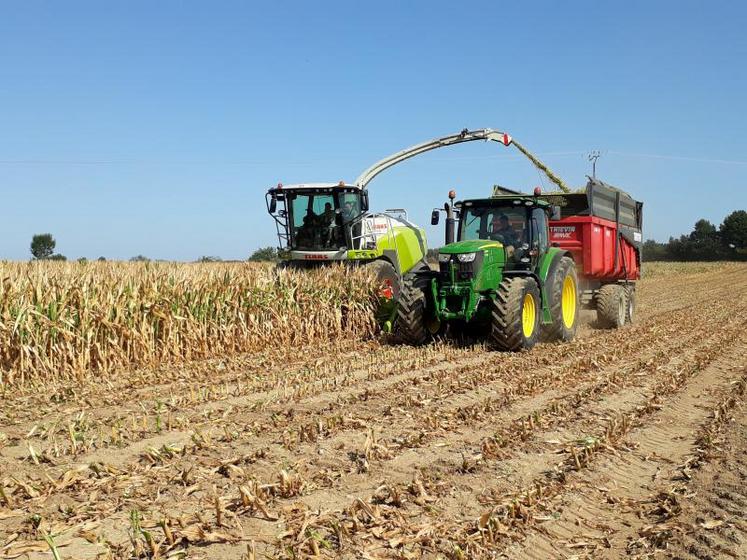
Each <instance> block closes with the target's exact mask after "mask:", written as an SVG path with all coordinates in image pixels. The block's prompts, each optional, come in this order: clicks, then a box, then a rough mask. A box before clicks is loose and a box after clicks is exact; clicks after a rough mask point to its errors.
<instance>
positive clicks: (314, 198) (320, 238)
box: [286, 189, 361, 251]
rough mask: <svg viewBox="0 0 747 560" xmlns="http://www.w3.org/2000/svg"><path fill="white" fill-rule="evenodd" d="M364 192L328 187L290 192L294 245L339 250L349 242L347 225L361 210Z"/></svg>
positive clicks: (302, 248) (292, 240)
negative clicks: (346, 236)
mask: <svg viewBox="0 0 747 560" xmlns="http://www.w3.org/2000/svg"><path fill="white" fill-rule="evenodd" d="M360 198H361V197H360V193H359V192H357V191H351V190H347V189H345V190H339V189H324V190H308V191H296V192H288V193H287V194H286V200H287V202H288V205H289V218H290V219H289V223H288V225H289V229H290V232H289V233H290V237H291V247H292V248H293V249H297V250H300V251H337V250H339V249H340V248H341V247H345V246H346V241H345V232H344V225H345V224H346V223H347V222H349V221H351V220H353V219H354V218H356V217H357V216H358V215H359V214H360Z"/></svg>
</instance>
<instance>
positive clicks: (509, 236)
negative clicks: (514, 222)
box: [488, 213, 519, 254]
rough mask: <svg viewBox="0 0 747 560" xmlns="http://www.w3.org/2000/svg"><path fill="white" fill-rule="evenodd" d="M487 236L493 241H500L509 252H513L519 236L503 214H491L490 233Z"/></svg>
mask: <svg viewBox="0 0 747 560" xmlns="http://www.w3.org/2000/svg"><path fill="white" fill-rule="evenodd" d="M488 237H489V238H490V239H492V240H494V241H500V242H501V243H503V245H504V246H505V247H506V250H507V252H508V253H509V254H513V253H514V251H515V249H516V247H517V246H518V244H519V237H518V236H517V235H516V232H515V231H514V228H512V227H511V224H510V223H509V221H508V216H506V215H505V214H498V213H495V214H493V218H492V220H491V222H490V233H488Z"/></svg>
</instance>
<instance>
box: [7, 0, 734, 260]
mask: <svg viewBox="0 0 747 560" xmlns="http://www.w3.org/2000/svg"><path fill="white" fill-rule="evenodd" d="M745 29H747V4H746V3H744V2H736V1H734V2H726V3H719V2H707V3H706V2H681V1H678V2H650V1H649V2H614V3H613V2H598V1H594V2H533V3H524V2H496V1H485V2H434V1H428V2H425V1H423V2H402V1H393V2H382V1H377V2H366V3H363V2H350V1H349V0H348V1H345V2H324V1H318V2H298V3H290V2H263V3H250V2H220V1H212V2H185V1H171V2H167V1H160V2H152V1H126V2H125V1H118V2H114V1H106V2H100V1H95V2H76V1H71V2H52V1H50V2H36V1H30V0H18V1H15V2H11V1H4V2H2V3H1V4H0V196H1V199H0V200H2V207H1V210H0V258H6V259H26V258H28V257H29V242H30V239H31V236H32V234H34V233H39V232H51V233H53V234H54V235H55V237H56V239H57V243H58V245H57V248H58V250H59V251H60V252H62V253H64V254H66V255H67V256H68V257H69V258H76V257H79V256H86V257H89V258H95V257H98V256H99V255H104V256H106V257H108V258H129V257H131V256H133V255H136V254H139V253H142V254H144V255H147V256H149V257H151V258H164V259H177V260H193V259H195V258H197V257H199V256H200V255H218V256H221V257H223V258H244V257H246V256H247V255H248V254H249V253H250V252H251V251H252V250H253V249H255V248H256V247H258V246H263V245H270V244H275V237H274V226H273V223H272V220H271V219H270V217H269V216H268V215H267V214H266V211H265V206H264V192H265V191H266V189H267V188H268V187H269V186H271V185H273V184H275V183H277V182H278V181H282V182H285V183H292V182H310V181H337V180H339V179H346V180H353V179H354V178H355V177H356V176H357V174H358V173H359V172H360V171H361V170H362V169H363V168H365V167H367V166H368V165H369V164H371V163H372V162H373V161H375V160H377V159H378V158H380V157H382V156H385V155H387V154H389V153H391V152H394V151H397V150H399V149H401V148H403V147H405V146H408V145H410V144H414V143H417V142H420V141H422V140H425V139H428V138H431V137H435V136H441V135H443V134H447V133H452V132H456V131H458V130H460V129H461V128H463V127H470V128H481V127H493V128H497V129H500V130H505V131H508V132H510V133H511V134H512V135H513V136H514V137H515V138H517V139H518V140H520V141H521V142H522V143H523V144H524V145H526V146H527V147H529V148H530V149H532V150H533V151H535V152H537V153H539V154H541V156H542V158H543V159H544V160H545V161H546V162H547V163H548V164H549V165H550V166H551V167H552V168H553V169H554V170H555V171H556V172H557V173H558V174H559V175H560V176H562V177H564V178H565V179H566V180H567V181H568V182H569V183H571V184H573V185H581V184H583V183H584V182H585V179H584V175H585V174H586V173H590V165H589V163H588V162H587V161H586V158H585V156H584V153H585V152H587V151H589V150H591V149H598V150H601V151H602V152H603V156H602V158H601V159H600V160H599V165H598V176H600V178H602V179H604V180H606V181H608V182H610V183H612V184H615V185H618V186H620V187H622V188H624V189H626V190H628V191H629V192H631V193H632V194H633V195H634V196H636V197H637V198H639V199H641V200H643V201H644V202H645V205H646V206H645V212H646V214H645V226H646V227H645V235H646V237H653V238H656V239H660V240H663V239H666V238H667V237H669V236H670V235H679V234H680V233H684V232H687V231H689V230H690V229H691V227H692V224H693V223H694V222H695V221H696V219H698V218H700V217H705V218H708V219H710V220H712V221H713V222H715V223H717V224H718V223H720V221H721V220H722V218H723V217H724V216H725V215H726V214H727V213H728V212H729V211H731V210H733V209H738V208H745V207H747V134H746V132H747V107H746V106H745V104H746V102H747V33H745ZM516 153H517V152H515V151H514V150H513V149H511V150H506V149H504V148H501V147H500V146H498V145H496V144H490V145H488V144H482V143H471V144H466V145H463V146H458V147H455V148H451V149H446V150H438V151H436V152H432V153H431V154H428V155H425V156H422V157H420V158H417V159H416V160H411V161H410V162H408V163H405V164H402V165H401V166H399V167H396V168H394V169H392V170H390V171H388V172H386V173H385V174H383V175H381V176H379V177H378V178H377V179H376V180H375V181H374V182H373V183H372V184H371V198H372V202H373V206H374V207H375V208H376V209H383V208H386V207H393V206H397V207H399V206H405V207H407V208H409V209H410V215H411V217H412V218H413V219H414V220H415V221H417V222H418V223H421V224H427V223H428V220H429V214H430V209H431V208H432V207H433V206H435V205H440V204H441V203H442V202H443V200H444V198H445V194H446V191H448V189H449V188H456V189H457V190H458V192H459V194H460V196H464V197H467V196H479V195H483V194H487V193H488V192H489V188H490V186H491V185H492V184H493V183H500V184H503V185H507V186H515V187H522V188H531V187H533V186H535V185H536V184H538V182H539V178H538V175H537V172H536V170H534V168H532V167H531V165H530V164H529V163H528V162H526V161H525V160H522V159H520V158H518V157H516V156H515V154H516ZM428 231H429V238H430V242H431V244H432V245H438V244H439V243H440V242H441V234H440V232H439V231H438V230H436V229H434V228H430V226H429V230H428Z"/></svg>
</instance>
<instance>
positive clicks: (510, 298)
mask: <svg viewBox="0 0 747 560" xmlns="http://www.w3.org/2000/svg"><path fill="white" fill-rule="evenodd" d="M540 313H542V306H541V303H540V291H539V287H538V286H537V282H535V281H534V279H532V278H506V279H504V280H503V282H501V283H500V285H499V286H498V292H497V293H496V296H495V299H494V300H493V310H492V314H491V325H490V339H491V340H492V342H493V344H494V345H495V346H496V347H497V348H498V349H500V350H508V351H511V352H516V351H519V350H529V349H530V348H532V347H533V346H534V345H535V344H536V343H537V339H538V338H539V332H540Z"/></svg>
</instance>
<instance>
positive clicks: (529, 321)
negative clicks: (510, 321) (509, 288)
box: [521, 294, 537, 338]
mask: <svg viewBox="0 0 747 560" xmlns="http://www.w3.org/2000/svg"><path fill="white" fill-rule="evenodd" d="M536 321H537V306H536V304H535V303H534V297H533V296H532V294H527V295H525V296H524V305H523V306H522V310H521V328H522V330H523V331H524V338H529V337H530V336H532V333H534V324H535V322H536Z"/></svg>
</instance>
